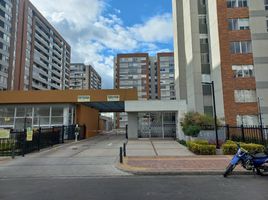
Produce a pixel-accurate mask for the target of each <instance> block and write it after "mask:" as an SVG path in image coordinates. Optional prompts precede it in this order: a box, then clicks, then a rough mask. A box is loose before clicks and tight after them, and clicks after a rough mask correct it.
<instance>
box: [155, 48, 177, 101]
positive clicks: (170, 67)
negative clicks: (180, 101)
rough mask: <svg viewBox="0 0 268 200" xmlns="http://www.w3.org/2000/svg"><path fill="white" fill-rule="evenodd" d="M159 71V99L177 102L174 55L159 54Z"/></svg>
mask: <svg viewBox="0 0 268 200" xmlns="http://www.w3.org/2000/svg"><path fill="white" fill-rule="evenodd" d="M157 69H158V72H157V76H158V80H159V81H157V84H158V96H159V99H161V100H175V99H176V95H175V79H174V53H158V54H157Z"/></svg>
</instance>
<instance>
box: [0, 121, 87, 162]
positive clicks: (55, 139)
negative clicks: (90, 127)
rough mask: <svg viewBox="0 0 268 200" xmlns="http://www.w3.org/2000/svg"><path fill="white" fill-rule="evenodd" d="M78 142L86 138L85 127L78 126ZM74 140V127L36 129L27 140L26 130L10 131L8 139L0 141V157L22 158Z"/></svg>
mask: <svg viewBox="0 0 268 200" xmlns="http://www.w3.org/2000/svg"><path fill="white" fill-rule="evenodd" d="M79 128H80V133H79V138H78V139H79V140H83V139H85V137H86V134H85V131H86V128H85V126H84V125H83V126H79ZM74 139H75V125H70V126H59V127H52V128H41V127H40V128H38V129H36V130H34V131H33V132H32V136H31V137H30V139H29V138H27V130H10V138H6V139H0V156H12V157H13V158H14V157H15V156H18V155H21V156H24V155H25V154H27V153H31V152H34V151H40V150H41V149H44V148H47V147H52V146H54V145H57V144H62V143H64V141H66V140H74Z"/></svg>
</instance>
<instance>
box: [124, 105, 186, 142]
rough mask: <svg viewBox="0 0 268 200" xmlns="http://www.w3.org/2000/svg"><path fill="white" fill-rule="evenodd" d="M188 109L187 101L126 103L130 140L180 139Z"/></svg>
mask: <svg viewBox="0 0 268 200" xmlns="http://www.w3.org/2000/svg"><path fill="white" fill-rule="evenodd" d="M186 109H187V108H186V102H185V101H177V100H168V101H166V100H163V101H161V100H155V101H126V102H125V111H126V113H127V114H128V138H129V139H137V138H158V139H168V138H173V139H174V138H179V137H180V135H181V134H182V132H181V127H180V119H181V118H182V116H183V115H184V113H185V112H186Z"/></svg>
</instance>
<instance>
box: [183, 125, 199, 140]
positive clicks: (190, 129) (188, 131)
mask: <svg viewBox="0 0 268 200" xmlns="http://www.w3.org/2000/svg"><path fill="white" fill-rule="evenodd" d="M182 130H183V132H184V134H185V135H187V136H192V137H197V136H198V134H199V132H200V130H201V128H200V127H199V126H196V125H189V126H186V127H183V128H182Z"/></svg>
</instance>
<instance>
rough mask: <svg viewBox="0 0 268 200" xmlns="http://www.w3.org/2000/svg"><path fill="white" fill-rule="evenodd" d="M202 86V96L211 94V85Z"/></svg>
mask: <svg viewBox="0 0 268 200" xmlns="http://www.w3.org/2000/svg"><path fill="white" fill-rule="evenodd" d="M202 88H203V95H204V96H211V95H212V88H211V85H202Z"/></svg>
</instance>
